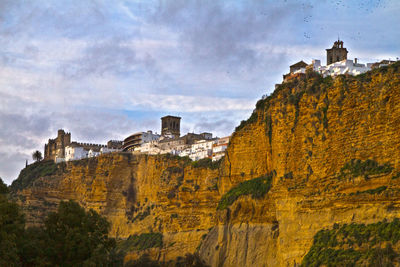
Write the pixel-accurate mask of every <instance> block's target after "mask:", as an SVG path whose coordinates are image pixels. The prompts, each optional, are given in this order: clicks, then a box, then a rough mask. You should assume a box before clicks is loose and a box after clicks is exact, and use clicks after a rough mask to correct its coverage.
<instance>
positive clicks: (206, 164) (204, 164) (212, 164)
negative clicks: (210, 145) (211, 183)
mask: <svg viewBox="0 0 400 267" xmlns="http://www.w3.org/2000/svg"><path fill="white" fill-rule="evenodd" d="M221 161H222V159H220V160H217V161H212V160H211V159H210V158H204V159H199V160H197V161H193V162H192V167H193V168H209V169H212V170H216V169H218V168H219V166H220V165H221Z"/></svg>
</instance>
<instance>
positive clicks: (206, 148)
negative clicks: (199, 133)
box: [189, 139, 217, 161]
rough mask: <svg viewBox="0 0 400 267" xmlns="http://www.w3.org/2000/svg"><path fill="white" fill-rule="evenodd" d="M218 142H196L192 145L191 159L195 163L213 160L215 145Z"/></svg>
mask: <svg viewBox="0 0 400 267" xmlns="http://www.w3.org/2000/svg"><path fill="white" fill-rule="evenodd" d="M216 142H217V140H215V139H214V140H199V141H195V142H194V144H192V145H191V148H190V150H191V152H190V155H189V158H190V159H191V160H193V161H196V160H199V159H203V158H208V157H209V158H211V156H212V149H213V145H214V144H215V143H216Z"/></svg>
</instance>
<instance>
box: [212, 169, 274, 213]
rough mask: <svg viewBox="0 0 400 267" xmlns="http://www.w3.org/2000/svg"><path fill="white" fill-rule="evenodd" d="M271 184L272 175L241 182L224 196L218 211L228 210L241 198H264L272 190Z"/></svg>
mask: <svg viewBox="0 0 400 267" xmlns="http://www.w3.org/2000/svg"><path fill="white" fill-rule="evenodd" d="M271 183H272V175H265V176H262V177H258V178H255V179H252V180H248V181H244V182H241V183H240V184H238V185H237V186H235V187H233V188H232V189H231V190H229V191H228V192H227V193H225V194H224V195H223V196H222V198H221V200H220V201H219V203H218V207H217V209H218V210H223V209H226V208H227V207H229V206H230V205H232V203H233V202H235V201H236V200H237V199H238V198H239V197H240V196H245V195H251V197H252V198H262V197H263V196H264V195H265V194H266V193H267V192H268V191H269V189H270V188H271Z"/></svg>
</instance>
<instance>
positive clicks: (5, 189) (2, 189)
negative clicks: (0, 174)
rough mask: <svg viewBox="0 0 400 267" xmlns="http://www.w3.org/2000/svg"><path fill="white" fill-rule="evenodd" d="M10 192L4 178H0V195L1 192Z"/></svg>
mask: <svg viewBox="0 0 400 267" xmlns="http://www.w3.org/2000/svg"><path fill="white" fill-rule="evenodd" d="M7 193H8V187H7V185H6V184H5V183H4V182H3V180H2V179H1V178H0V195H1V194H7Z"/></svg>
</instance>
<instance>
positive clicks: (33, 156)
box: [32, 150, 43, 161]
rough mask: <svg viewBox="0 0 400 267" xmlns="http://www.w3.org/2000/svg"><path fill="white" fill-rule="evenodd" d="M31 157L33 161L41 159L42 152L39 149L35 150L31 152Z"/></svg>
mask: <svg viewBox="0 0 400 267" xmlns="http://www.w3.org/2000/svg"><path fill="white" fill-rule="evenodd" d="M32 158H33V160H35V161H41V160H42V159H43V157H42V152H40V151H39V150H36V151H35V152H33V154H32Z"/></svg>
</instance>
